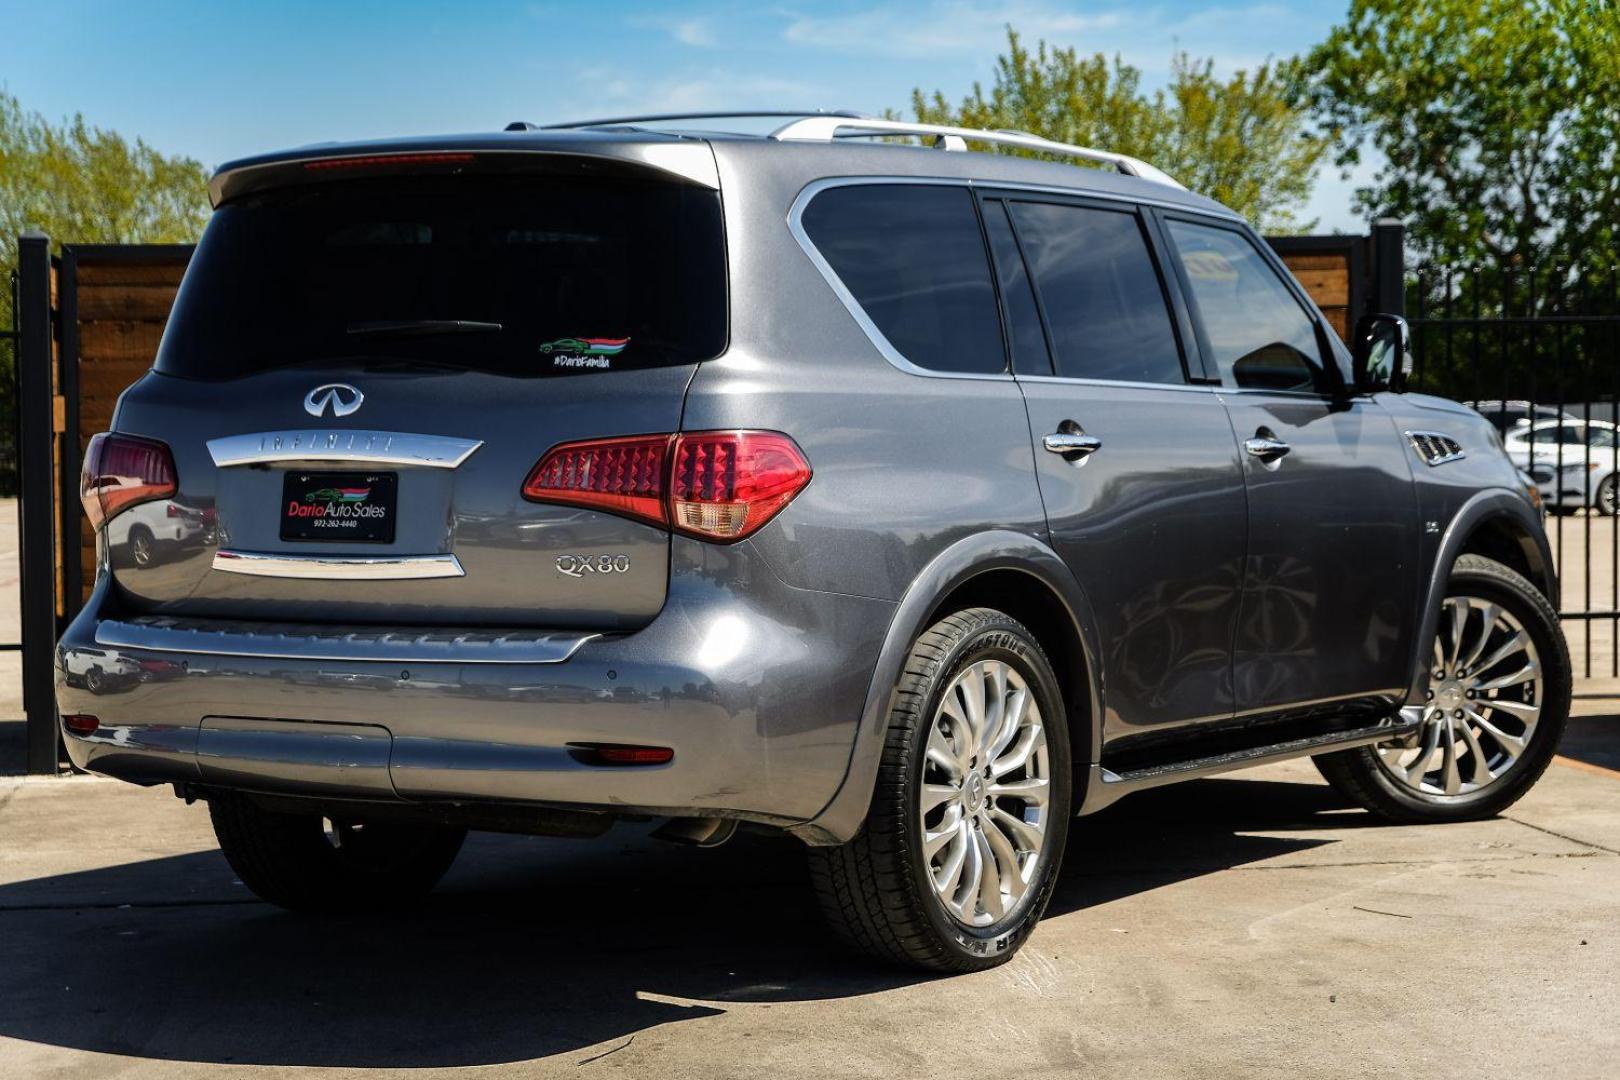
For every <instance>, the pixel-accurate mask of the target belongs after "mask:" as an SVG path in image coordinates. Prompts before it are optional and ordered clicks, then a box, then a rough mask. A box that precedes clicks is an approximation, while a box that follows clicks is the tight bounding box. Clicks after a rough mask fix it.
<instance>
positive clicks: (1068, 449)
mask: <svg viewBox="0 0 1620 1080" xmlns="http://www.w3.org/2000/svg"><path fill="white" fill-rule="evenodd" d="M1041 445H1042V446H1044V447H1046V449H1047V450H1049V451H1051V452H1052V453H1054V454H1062V455H1063V456H1064V457H1066V458H1071V459H1072V458H1083V457H1089V456H1090V455H1092V454H1095V453H1096V452H1097V451H1099V450H1101V449H1102V440H1101V439H1099V438H1097V436H1095V435H1086V434H1083V433H1081V432H1068V431H1054V432H1053V433H1052V434H1050V435H1043V436H1042V437H1041Z"/></svg>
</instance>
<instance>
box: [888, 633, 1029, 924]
mask: <svg viewBox="0 0 1620 1080" xmlns="http://www.w3.org/2000/svg"><path fill="white" fill-rule="evenodd" d="M1050 779H1051V777H1050V761H1049V757H1048V754H1047V747H1046V730H1045V728H1044V727H1042V724H1041V710H1040V706H1039V705H1038V704H1037V703H1036V701H1035V695H1034V694H1033V693H1032V692H1031V690H1030V688H1029V685H1028V684H1027V683H1026V682H1025V681H1024V678H1023V676H1021V675H1020V674H1019V673H1018V671H1017V670H1016V669H1015V668H1013V667H1012V666H1011V665H1010V664H1006V663H1004V662H1002V661H1000V660H981V661H979V662H977V663H974V664H970V665H968V666H967V667H966V668H964V669H962V671H960V672H959V673H958V674H957V675H956V677H955V678H954V679H952V680H951V684H950V685H949V686H948V687H947V688H946V690H945V693H944V695H943V696H942V698H941V699H940V703H939V708H938V709H936V710H935V712H934V717H933V720H932V722H931V723H930V724H929V728H928V744H927V754H926V757H925V759H924V763H923V778H922V780H923V782H922V785H921V793H920V796H919V800H920V809H921V815H920V816H921V826H922V845H923V846H922V850H923V857H924V858H925V859H926V860H927V871H928V877H929V880H930V882H931V883H932V885H933V888H934V893H935V895H937V896H938V897H939V899H940V902H941V903H943V904H944V905H945V910H946V911H947V912H948V913H949V914H950V916H951V917H952V918H953V919H955V920H956V921H957V922H959V923H961V924H962V925H964V926H989V925H991V924H993V923H996V922H999V921H1000V920H1002V919H1003V918H1005V917H1006V916H1007V915H1008V913H1010V912H1011V911H1012V910H1013V909H1014V908H1016V907H1018V905H1019V903H1020V901H1021V900H1022V899H1023V898H1024V896H1025V894H1026V893H1027V892H1028V891H1029V888H1030V886H1031V885H1032V884H1034V879H1035V873H1036V870H1037V869H1038V867H1039V864H1040V856H1041V847H1042V845H1043V844H1044V843H1045V840H1046V824H1047V816H1046V811H1047V800H1048V798H1049V797H1050V791H1051V785H1050Z"/></svg>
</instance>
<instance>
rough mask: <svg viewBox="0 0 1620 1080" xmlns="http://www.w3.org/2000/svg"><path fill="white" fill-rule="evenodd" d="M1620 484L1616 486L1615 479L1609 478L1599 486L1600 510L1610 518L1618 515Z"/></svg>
mask: <svg viewBox="0 0 1620 1080" xmlns="http://www.w3.org/2000/svg"><path fill="white" fill-rule="evenodd" d="M1617 488H1620V484H1616V482H1615V479H1614V477H1612V476H1611V477H1607V478H1605V479H1604V481H1603V483H1602V484H1600V485H1598V509H1599V510H1600V511H1602V512H1603V513H1605V514H1608V515H1609V516H1610V517H1614V516H1615V515H1616V510H1617V507H1620V490H1617Z"/></svg>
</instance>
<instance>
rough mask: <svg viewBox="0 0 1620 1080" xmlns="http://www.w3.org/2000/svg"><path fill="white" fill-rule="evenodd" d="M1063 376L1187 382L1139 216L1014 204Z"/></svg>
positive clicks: (1021, 239) (1015, 218) (1063, 206)
mask: <svg viewBox="0 0 1620 1080" xmlns="http://www.w3.org/2000/svg"><path fill="white" fill-rule="evenodd" d="M1008 209H1010V210H1011V211H1012V217H1013V221H1014V223H1015V224H1016V225H1017V227H1018V239H1019V242H1020V243H1021V244H1022V245H1023V249H1024V255H1025V257H1026V258H1027V259H1028V260H1029V272H1030V275H1031V276H1032V277H1033V278H1034V279H1035V289H1036V292H1037V294H1038V295H1039V296H1040V302H1041V310H1042V311H1043V312H1044V313H1045V315H1046V327H1047V331H1048V332H1049V333H1050V335H1051V339H1052V353H1053V361H1054V364H1055V366H1056V368H1057V373H1058V374H1059V375H1064V376H1067V377H1069V378H1076V379H1116V380H1124V381H1129V382H1154V383H1183V382H1186V374H1185V372H1184V371H1183V369H1182V366H1181V349H1180V346H1179V345H1178V344H1177V343H1176V333H1175V329H1174V327H1173V326H1172V324H1171V322H1170V304H1169V301H1168V300H1167V299H1166V297H1165V294H1164V286H1163V284H1162V283H1161V282H1160V280H1159V272H1158V270H1157V269H1155V268H1154V265H1153V256H1152V254H1151V253H1150V251H1149V249H1148V242H1147V236H1146V235H1145V234H1144V233H1143V231H1142V224H1141V221H1140V220H1139V219H1138V218H1137V216H1136V214H1134V213H1132V212H1130V211H1125V210H1099V209H1093V208H1091V207H1086V206H1074V205H1070V204H1065V203H1039V202H1012V203H1008Z"/></svg>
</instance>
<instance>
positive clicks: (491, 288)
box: [156, 174, 727, 379]
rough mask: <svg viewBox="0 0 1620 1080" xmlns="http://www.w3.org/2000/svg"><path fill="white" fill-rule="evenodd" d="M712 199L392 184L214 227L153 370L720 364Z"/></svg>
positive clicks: (548, 182) (492, 181)
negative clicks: (381, 365) (717, 361)
mask: <svg viewBox="0 0 1620 1080" xmlns="http://www.w3.org/2000/svg"><path fill="white" fill-rule="evenodd" d="M722 229H723V227H722V224H721V216H720V201H719V195H718V194H717V193H715V192H713V191H708V190H705V189H701V188H696V187H692V186H689V185H682V184H673V183H667V182H656V181H639V180H626V179H619V178H611V179H609V178H595V179H592V180H590V181H588V182H586V181H580V180H576V179H570V178H560V177H548V176H540V175H500V176H487V175H486V176H480V175H477V174H468V175H459V176H445V177H391V178H377V179H365V180H347V181H342V182H336V183H330V184H324V185H317V186H307V185H306V186H299V187H296V188H288V189H285V190H282V191H272V192H268V193H264V194H259V195H253V196H249V197H245V198H243V199H240V200H237V201H233V202H230V203H227V204H226V205H224V206H222V207H221V208H220V209H219V210H218V212H216V213H215V215H214V217H213V219H212V220H211V221H210V223H209V225H208V228H207V230H206V231H205V232H204V235H203V238H202V241H201V243H200V244H199V246H198V248H197V252H196V255H195V256H194V257H193V259H192V262H191V266H190V268H189V269H188V271H187V273H186V278H185V281H184V283H183V284H182V286H181V289H180V294H179V296H178V298H177V299H176V302H175V307H174V312H173V315H172V316H171V319H170V325H169V328H168V330H167V332H166V333H165V335H164V338H163V343H162V346H161V348H160V349H159V352H158V357H157V363H156V368H157V370H158V371H161V372H164V373H166V374H170V375H178V376H182V377H185V378H196V379H230V378H236V377H238V376H242V375H251V374H254V373H256V372H260V371H265V370H269V369H273V368H280V367H290V366H296V365H300V364H310V363H318V364H331V363H335V362H342V363H359V364H366V363H373V362H375V363H395V362H407V363H423V364H430V365H434V366H450V367H456V368H465V369H468V370H479V371H487V372H492V373H495V374H500V375H510V376H521V377H533V376H550V375H563V374H574V373H579V372H588V371H604V370H606V371H612V370H635V369H642V368H647V367H656V366H661V365H667V364H684V363H690V362H693V361H696V360H703V359H707V358H709V357H712V356H715V355H717V354H718V353H719V352H720V351H721V350H722V349H723V348H724V347H725V341H726V329H727V327H726V322H727V316H726V293H725V274H726V268H725V255H724V237H723V231H722Z"/></svg>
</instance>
